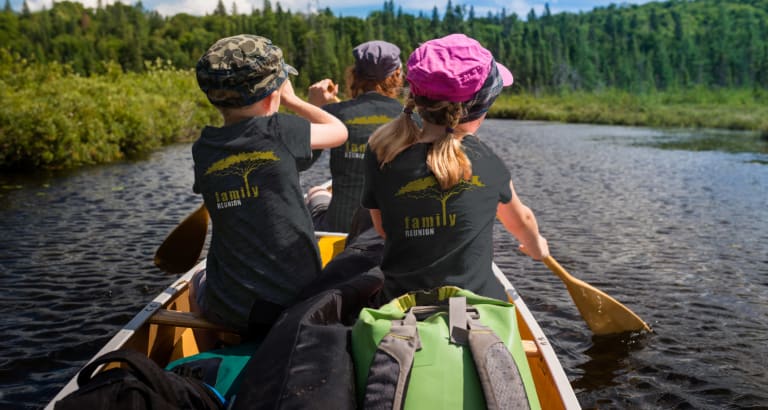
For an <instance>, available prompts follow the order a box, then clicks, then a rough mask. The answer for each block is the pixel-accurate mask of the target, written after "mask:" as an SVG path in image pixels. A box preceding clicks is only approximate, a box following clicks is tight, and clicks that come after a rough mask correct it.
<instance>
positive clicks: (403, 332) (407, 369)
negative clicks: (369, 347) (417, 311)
mask: <svg viewBox="0 0 768 410" xmlns="http://www.w3.org/2000/svg"><path fill="white" fill-rule="evenodd" d="M418 349H421V341H420V340H419V333H418V331H417V330H416V316H415V315H414V314H413V312H411V311H409V312H407V313H406V314H405V318H403V319H401V320H393V321H392V327H391V329H390V331H389V333H388V334H387V335H386V336H384V338H383V339H382V340H381V342H380V343H379V346H378V348H377V349H376V353H375V354H374V356H373V362H372V363H371V367H370V368H369V370H368V383H367V385H366V389H365V398H364V400H363V408H364V409H380V410H384V409H393V410H399V409H402V408H403V404H404V402H405V392H406V390H407V387H408V377H409V376H410V374H411V367H412V366H413V356H414V353H415V352H416V350H418ZM395 366H396V367H397V369H393V367H395Z"/></svg>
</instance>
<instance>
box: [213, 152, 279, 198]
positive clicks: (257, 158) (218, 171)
mask: <svg viewBox="0 0 768 410" xmlns="http://www.w3.org/2000/svg"><path fill="white" fill-rule="evenodd" d="M279 160H280V158H278V157H277V156H276V155H275V153H274V152H273V151H256V152H243V153H240V154H236V155H231V156H229V157H226V158H224V159H221V160H218V161H216V162H214V163H213V164H212V165H211V166H210V167H209V168H208V169H207V170H206V171H205V175H211V174H213V175H238V176H240V177H242V178H243V182H244V183H245V192H246V196H248V197H250V196H251V187H250V184H249V182H248V175H249V174H250V173H251V172H253V171H254V170H255V169H257V168H259V167H261V166H264V165H266V164H267V163H269V162H273V161H279Z"/></svg>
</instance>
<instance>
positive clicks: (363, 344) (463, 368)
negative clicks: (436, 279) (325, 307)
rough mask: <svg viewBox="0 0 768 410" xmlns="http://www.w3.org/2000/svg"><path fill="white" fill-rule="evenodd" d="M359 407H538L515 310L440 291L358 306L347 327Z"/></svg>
mask: <svg viewBox="0 0 768 410" xmlns="http://www.w3.org/2000/svg"><path fill="white" fill-rule="evenodd" d="M352 354H353V357H354V363H355V376H356V387H357V396H358V404H359V407H360V408H365V409H401V408H402V409H420V410H421V409H482V408H487V409H539V408H540V407H541V406H540V404H539V400H538V397H537V395H536V387H535V385H534V383H533V377H532V375H531V371H530V368H529V367H528V361H527V359H526V356H525V351H524V350H523V345H522V341H521V338H520V333H519V332H518V328H517V317H516V315H515V307H514V305H512V304H509V303H506V302H502V301H500V300H496V299H491V298H487V297H483V296H479V295H476V294H474V293H472V292H470V291H468V290H464V289H460V288H457V287H453V286H444V287H441V288H437V289H434V290H432V291H429V292H411V293H408V294H405V295H403V296H400V297H398V298H396V299H393V300H392V301H390V302H389V303H388V304H386V305H384V306H382V307H381V308H379V309H371V308H365V309H363V310H362V311H361V312H360V316H359V318H358V320H357V322H356V323H355V325H354V326H353V328H352Z"/></svg>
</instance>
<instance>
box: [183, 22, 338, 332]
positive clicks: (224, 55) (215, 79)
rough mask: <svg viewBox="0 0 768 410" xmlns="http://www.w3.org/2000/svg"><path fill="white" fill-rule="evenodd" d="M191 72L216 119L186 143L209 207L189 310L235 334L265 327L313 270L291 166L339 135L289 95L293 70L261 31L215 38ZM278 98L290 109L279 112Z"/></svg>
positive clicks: (306, 219) (307, 221)
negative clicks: (203, 255) (203, 256)
mask: <svg viewBox="0 0 768 410" xmlns="http://www.w3.org/2000/svg"><path fill="white" fill-rule="evenodd" d="M196 72H197V81H198V84H199V86H200V89H201V90H202V91H203V92H204V93H205V95H206V96H207V97H208V100H209V101H210V102H211V104H213V105H214V106H215V107H216V108H217V109H218V110H219V111H220V112H221V115H222V117H223V119H224V125H223V126H221V127H214V126H207V127H205V128H204V129H203V131H202V133H201V135H200V138H199V139H198V140H197V141H196V142H195V143H194V145H193V146H192V157H193V160H194V175H195V179H194V186H193V189H194V192H196V193H199V194H202V196H203V199H204V201H205V205H206V207H207V208H208V211H209V213H210V215H211V221H212V222H211V223H212V227H213V228H212V236H211V243H210V247H209V250H208V256H207V262H206V268H205V270H204V271H202V272H199V273H198V274H197V275H195V278H194V280H193V283H192V295H191V299H192V304H193V309H194V310H196V311H199V312H202V313H203V314H204V316H206V317H207V318H208V319H209V320H211V321H214V322H217V323H221V324H223V325H226V326H229V327H231V328H233V329H235V330H237V331H239V332H241V333H253V332H256V333H258V332H260V331H263V330H265V329H268V328H269V326H270V325H271V324H272V322H273V321H274V320H275V319H276V318H277V316H278V315H279V313H280V312H281V311H282V310H283V309H284V308H286V307H288V306H290V305H291V304H292V303H294V302H295V301H296V298H297V296H298V294H299V292H301V291H302V289H303V288H304V287H305V286H306V285H307V284H309V283H310V282H312V281H313V280H315V279H316V278H317V277H318V275H319V274H320V270H321V263H320V257H319V253H318V249H317V245H316V243H315V235H314V228H313V225H312V219H311V218H310V215H309V212H308V210H307V208H306V207H305V206H304V202H303V195H302V189H301V186H300V184H299V172H300V171H303V170H304V169H306V167H308V166H309V164H311V157H312V150H313V149H322V148H332V147H335V146H338V145H341V144H343V143H344V142H345V141H346V139H347V129H346V127H345V126H344V124H343V123H342V122H341V121H339V120H338V119H337V118H336V117H334V116H333V115H331V114H329V113H327V112H325V111H324V110H322V109H320V108H318V107H315V106H313V105H311V104H309V103H307V102H305V101H303V100H301V99H300V98H299V97H297V96H296V94H295V93H294V91H293V86H292V85H291V81H290V79H289V78H288V75H289V74H293V75H297V74H298V73H297V72H296V70H295V69H294V68H293V67H291V66H290V65H288V64H286V63H285V61H284V59H283V53H282V51H281V50H280V48H278V47H277V46H275V45H273V44H272V42H271V41H270V40H268V39H266V38H264V37H260V36H256V35H250V34H241V35H237V36H233V37H227V38H223V39H221V40H219V41H217V42H216V43H215V44H213V45H212V46H211V47H210V48H209V49H208V51H206V52H205V54H203V56H202V57H201V58H200V60H199V61H198V62H197V66H196ZM280 106H282V107H284V108H285V109H287V110H289V111H292V112H293V113H295V114H296V115H292V114H285V113H279V112H278V109H279V108H280Z"/></svg>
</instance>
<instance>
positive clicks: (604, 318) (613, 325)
mask: <svg viewBox="0 0 768 410" xmlns="http://www.w3.org/2000/svg"><path fill="white" fill-rule="evenodd" d="M542 262H544V264H545V265H547V267H548V268H549V269H551V270H552V272H554V273H555V274H556V275H557V276H558V277H560V279H561V280H562V281H563V283H565V286H566V287H567V288H568V293H570V294H571V298H572V299H573V302H574V303H575V304H576V307H577V308H578V309H579V313H581V317H582V318H584V321H585V322H587V325H588V326H589V328H590V329H591V330H592V332H593V333H594V334H596V335H607V334H612V333H622V332H628V331H641V330H645V331H647V332H650V331H651V327H650V326H648V324H647V323H645V322H644V321H643V320H642V319H640V317H639V316H637V315H636V314H635V313H634V312H632V311H631V310H629V308H628V307H626V306H624V305H622V304H621V303H619V302H618V301H617V300H616V299H614V298H612V297H610V296H608V295H607V294H606V293H605V292H603V291H601V290H599V289H597V288H595V287H593V286H592V285H590V284H588V283H586V282H584V281H582V280H579V279H576V278H574V277H573V276H571V275H570V274H569V273H568V272H566V271H565V269H563V267H562V266H560V264H559V263H557V261H556V260H555V259H554V258H553V257H551V256H547V257H546V258H544V259H542Z"/></svg>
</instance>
